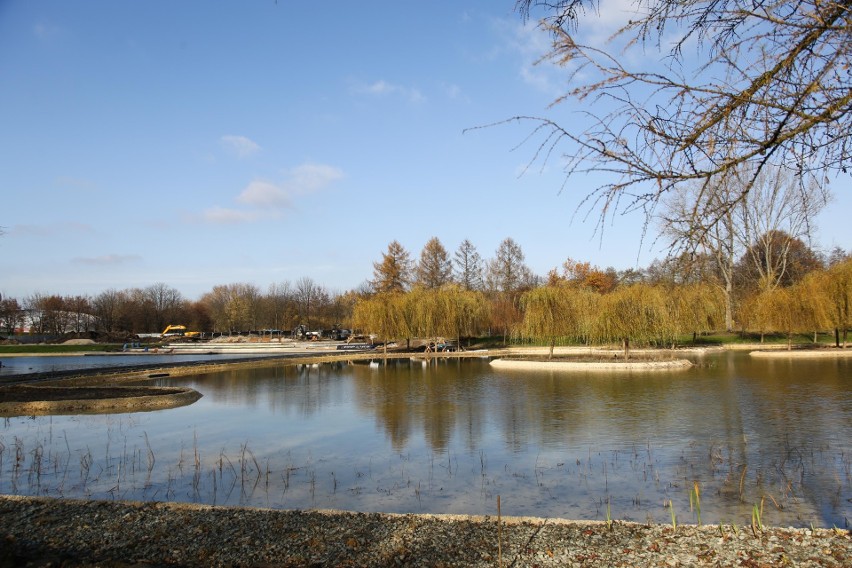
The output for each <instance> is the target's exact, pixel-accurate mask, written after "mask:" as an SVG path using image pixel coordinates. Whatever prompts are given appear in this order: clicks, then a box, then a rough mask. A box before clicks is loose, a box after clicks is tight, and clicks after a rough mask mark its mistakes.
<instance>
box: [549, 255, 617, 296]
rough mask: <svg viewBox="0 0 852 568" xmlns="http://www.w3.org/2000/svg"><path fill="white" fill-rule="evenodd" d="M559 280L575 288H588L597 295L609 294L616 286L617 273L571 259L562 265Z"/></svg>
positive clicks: (611, 269)
mask: <svg viewBox="0 0 852 568" xmlns="http://www.w3.org/2000/svg"><path fill="white" fill-rule="evenodd" d="M560 278H561V279H562V280H564V281H566V282H568V283H571V284H574V285H576V286H580V287H583V288H590V289H592V290H594V291H595V292H598V293H599V294H606V293H607V292H611V291H612V290H613V289H614V288H615V287H616V285H617V284H618V273H617V272H616V271H615V269H614V268H606V269H602V268H600V267H599V266H593V265H592V263H590V262H580V261H578V260H574V259H573V258H568V259H566V260H565V262H563V263H562V274H561V277H560Z"/></svg>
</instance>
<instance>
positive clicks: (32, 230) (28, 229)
mask: <svg viewBox="0 0 852 568" xmlns="http://www.w3.org/2000/svg"><path fill="white" fill-rule="evenodd" d="M94 232H95V230H94V229H93V228H92V227H91V225H86V224H84V223H74V222H61V223H54V224H51V225H12V227H11V228H10V229H9V233H8V234H9V236H10V237H12V236H14V237H58V236H63V235H68V234H75V235H85V234H92V233H94Z"/></svg>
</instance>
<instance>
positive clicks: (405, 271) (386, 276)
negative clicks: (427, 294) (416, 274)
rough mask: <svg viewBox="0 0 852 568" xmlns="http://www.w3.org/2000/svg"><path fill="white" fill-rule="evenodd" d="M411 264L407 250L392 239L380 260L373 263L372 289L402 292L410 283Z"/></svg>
mask: <svg viewBox="0 0 852 568" xmlns="http://www.w3.org/2000/svg"><path fill="white" fill-rule="evenodd" d="M411 280H412V266H411V257H410V255H409V254H408V251H407V250H405V248H404V247H403V246H402V245H401V244H399V242H398V241H392V242H391V243H390V244H389V245H388V250H387V252H384V253H382V260H381V261H380V262H374V263H373V280H372V282H371V284H372V287H373V291H374V292H376V293H389V292H404V291H406V290H407V289H408V287H409V286H410V285H411Z"/></svg>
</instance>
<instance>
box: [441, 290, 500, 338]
mask: <svg viewBox="0 0 852 568" xmlns="http://www.w3.org/2000/svg"><path fill="white" fill-rule="evenodd" d="M438 297H439V299H440V304H441V327H440V329H441V335H445V336H448V337H455V339H456V345H458V346H459V348H461V338H462V336H467V337H470V336H472V335H476V334H478V333H479V326H480V325H481V324H482V323H483V322H484V321H486V320H487V318H488V315H489V309H488V308H489V304H488V301H487V300H486V298H485V295H484V294H483V293H482V292H478V291H475V290H465V289H464V288H462V287H461V286H457V285H450V286H445V287H443V288H441V289H440V290H439V291H438Z"/></svg>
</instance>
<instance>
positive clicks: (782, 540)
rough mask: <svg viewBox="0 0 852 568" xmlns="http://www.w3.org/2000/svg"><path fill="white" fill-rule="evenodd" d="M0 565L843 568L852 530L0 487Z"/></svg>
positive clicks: (851, 553)
mask: <svg viewBox="0 0 852 568" xmlns="http://www.w3.org/2000/svg"><path fill="white" fill-rule="evenodd" d="M0 516H2V518H3V519H4V523H3V527H2V529H0V542H2V543H3V545H2V546H0V565H4V566H6V565H8V566H12V565H29V566H66V567H67V566H92V565H106V566H137V565H181V566H389V565H399V566H445V567H446V566H483V567H484V566H488V567H493V566H516V567H517V566H541V567H545V566H566V565H568V566H619V565H620V566H720V565H721V566H733V565H738V566H739V565H744V566H776V565H777V566H781V565H785V566H786V565H794V566H822V567H826V566H828V567H840V566H844V565H848V561H849V559H850V558H852V538H850V534H849V531H848V530H839V529H793V528H766V527H764V528H763V529H762V530H761V529H757V528H756V529H754V530H752V528H751V527H739V528H738V527H736V526H734V525H731V526H724V525H719V526H706V525H705V526H696V525H677V526H676V527H675V526H672V525H659V524H639V523H631V522H622V521H612V522H611V523H608V522H606V521H572V520H565V519H541V518H530V517H504V518H501V519H499V523H498V518H497V517H495V516H466V515H416V514H385V513H357V512H346V511H319V510H305V511H303V510H272V509H248V508H239V507H214V506H209V505H196V504H182V503H153V502H133V501H81V500H70V499H52V498H46V497H19V496H0Z"/></svg>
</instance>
